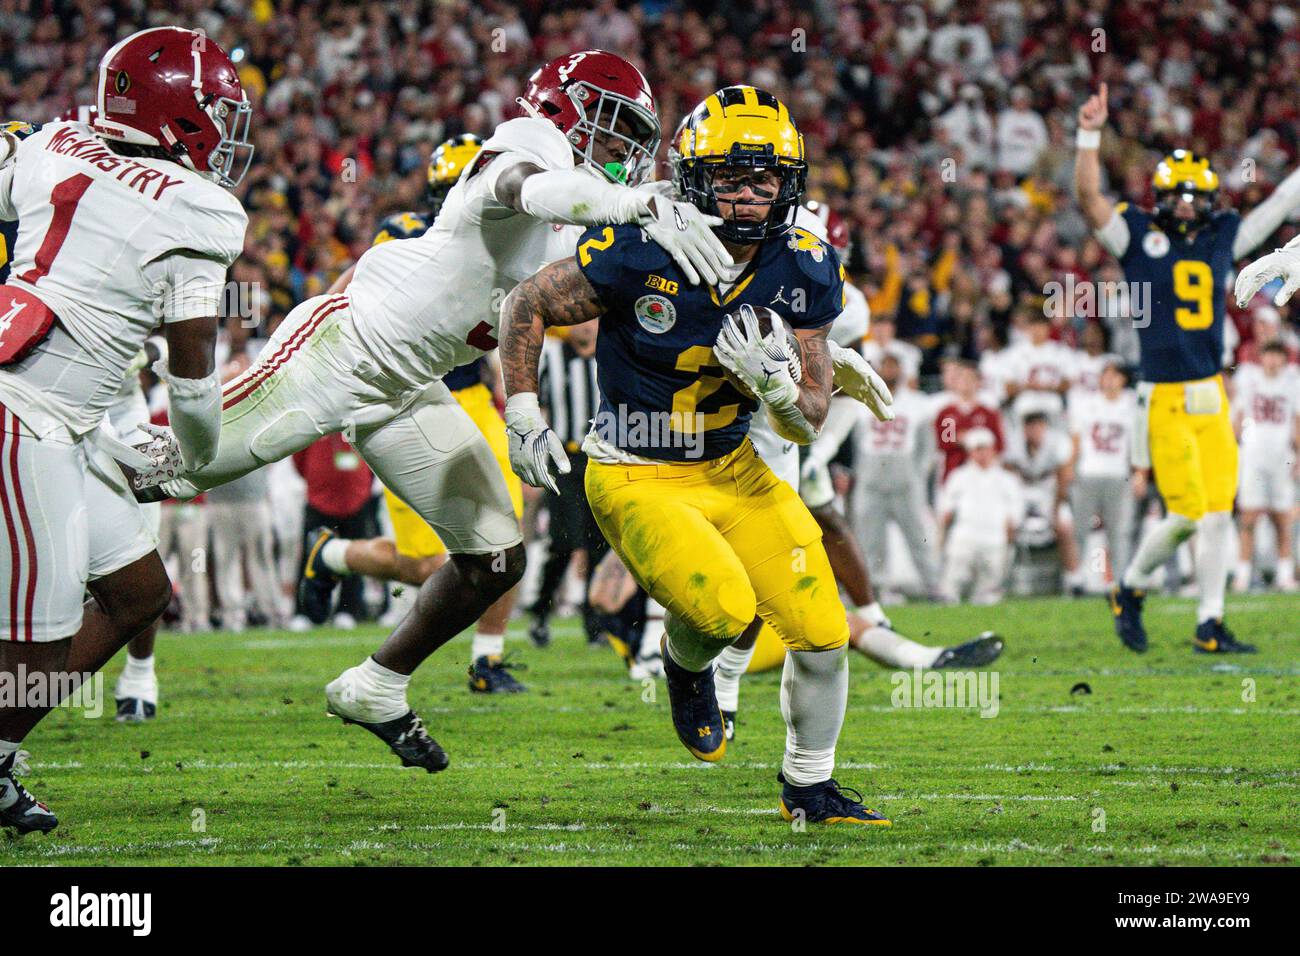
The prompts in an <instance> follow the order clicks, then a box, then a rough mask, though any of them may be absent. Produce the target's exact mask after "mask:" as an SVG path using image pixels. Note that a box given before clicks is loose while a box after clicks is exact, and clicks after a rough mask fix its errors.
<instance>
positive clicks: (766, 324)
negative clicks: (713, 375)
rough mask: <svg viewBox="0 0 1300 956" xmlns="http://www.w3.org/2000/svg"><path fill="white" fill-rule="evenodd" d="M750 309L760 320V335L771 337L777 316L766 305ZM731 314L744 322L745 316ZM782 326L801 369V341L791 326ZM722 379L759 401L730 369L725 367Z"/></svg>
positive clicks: (746, 395)
mask: <svg viewBox="0 0 1300 956" xmlns="http://www.w3.org/2000/svg"><path fill="white" fill-rule="evenodd" d="M750 308H752V309H753V310H754V314H755V315H756V316H757V318H758V331H759V333H760V334H761V335H763V336H764V337H766V336H768V335H771V334H772V328H773V322H772V319H773V318H775V317H776V316H777V314H776V313H775V312H773V311H772V310H771V309H769V308H768V307H767V306H765V305H755V306H750ZM731 314H732V315H736V318H737V320H738V321H743V316H740V315H739V314H737V313H735V312H733V313H731ZM782 325H783V326H784V328H785V334H786V341H787V342H789V343H790V352H791V354H792V355H794V360H795V365H796V366H797V367H801V360H802V358H803V351H802V349H801V347H800V345H799V339H798V338H797V337H796V336H795V334H794V332H793V331H791V329H790V326H789V325H787V324H786V323H785V322H782ZM722 377H723V378H725V379H726V380H727V382H728V384H730V385H731V387H732V388H734V389H735V390H736V391H738V392H740V394H742V395H744V396H745V397H746V398H748V399H750V400H752V401H758V398H757V396H755V395H754V393H753V392H751V391H750V390H749V388H748V387H747V386H745V385H744V384H742V383H741V381H740V379H738V378H736V376H735V375H733V374H731V371H730V369H727V368H726V367H723V369H722ZM795 380H796V381H798V380H799V376H796V377H795Z"/></svg>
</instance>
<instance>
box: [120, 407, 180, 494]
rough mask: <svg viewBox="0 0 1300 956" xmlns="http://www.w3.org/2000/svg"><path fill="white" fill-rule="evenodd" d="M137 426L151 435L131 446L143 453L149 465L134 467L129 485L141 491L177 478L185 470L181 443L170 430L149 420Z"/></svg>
mask: <svg viewBox="0 0 1300 956" xmlns="http://www.w3.org/2000/svg"><path fill="white" fill-rule="evenodd" d="M138 427H139V429H140V431H142V432H144V433H145V434H146V435H152V436H153V437H152V438H150V439H149V441H147V442H145V443H144V444H143V445H133V446H132V447H133V448H135V449H136V451H139V452H141V453H143V454H144V456H145V457H146V458H148V459H149V461H150V465H149V467H147V468H136V469H135V474H134V475H133V476H132V478H131V487H132V488H133V489H135V490H136V491H143V490H144V489H145V488H155V487H157V486H158V485H161V484H162V483H163V482H164V481H171V480H172V479H174V478H179V477H180V476H181V474H182V473H183V472H184V471H185V464H184V462H183V461H182V460H181V443H180V442H178V441H177V440H176V435H175V434H174V433H173V432H172V430H171V429H170V428H165V427H163V426H162V425H154V424H152V423H151V422H141V423H140V425H139V426H138Z"/></svg>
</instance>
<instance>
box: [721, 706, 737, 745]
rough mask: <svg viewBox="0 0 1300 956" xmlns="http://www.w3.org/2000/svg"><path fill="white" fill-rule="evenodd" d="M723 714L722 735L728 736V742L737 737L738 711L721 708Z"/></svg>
mask: <svg viewBox="0 0 1300 956" xmlns="http://www.w3.org/2000/svg"><path fill="white" fill-rule="evenodd" d="M718 713H720V714H722V736H724V737H726V738H727V742H728V743H730V742H731V741H733V740H735V739H736V712H735V711H734V710H720V711H718Z"/></svg>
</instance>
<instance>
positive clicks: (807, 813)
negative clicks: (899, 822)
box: [776, 773, 894, 827]
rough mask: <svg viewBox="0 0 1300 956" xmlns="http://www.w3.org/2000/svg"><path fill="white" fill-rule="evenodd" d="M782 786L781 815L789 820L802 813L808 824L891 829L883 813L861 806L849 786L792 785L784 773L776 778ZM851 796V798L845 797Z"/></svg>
mask: <svg viewBox="0 0 1300 956" xmlns="http://www.w3.org/2000/svg"><path fill="white" fill-rule="evenodd" d="M776 779H777V782H778V783H780V784H781V816H782V817H783V818H784V819H785V820H788V821H793V820H794V819H795V814H796V813H797V812H799V811H800V810H802V811H803V819H804V820H805V821H807V822H808V823H852V824H857V825H860V826H873V827H892V826H893V825H894V824H893V822H892V821H891V820H890V819H889V818H888V817H886V816H885V815H884V814H883V813H877V812H876V811H875V810H868V809H867V808H866V807H864V806H863V805H862V794H860V793H858V792H857V791H856V790H853V789H851V788H849V787H841V786H840V785H839V784H838V783H837V782H836V781H835V780H834V779H831V780H825V781H823V782H821V783H814V784H812V785H811V786H808V787H796V786H792V785H791V784H790V783H788V782H787V781H786V779H785V774H783V773H778V774H777V775H776ZM845 793H851V794H853V797H851V798H850V797H847V796H845Z"/></svg>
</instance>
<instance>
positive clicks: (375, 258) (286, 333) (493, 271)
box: [163, 51, 732, 773]
mask: <svg viewBox="0 0 1300 956" xmlns="http://www.w3.org/2000/svg"><path fill="white" fill-rule="evenodd" d="M519 104H520V106H522V107H523V108H524V110H525V111H526V112H527V114H528V115H527V116H524V117H520V118H518V119H512V120H508V121H506V122H505V123H502V124H501V125H500V126H499V127H497V129H496V131H495V132H494V133H493V135H492V136H491V137H490V138H489V139H488V140H487V141H486V142H485V143H484V144H483V148H482V150H481V152H480V154H479V156H478V158H477V159H476V160H475V162H474V163H472V164H471V165H469V166H468V167H467V168H466V169H465V171H464V172H463V173H462V174H461V178H460V180H459V181H458V182H457V184H456V185H455V186H454V187H452V190H451V192H450V193H449V194H448V195H447V198H446V201H445V203H444V205H443V208H442V210H441V212H440V214H439V216H438V219H437V221H436V222H435V223H434V225H433V227H432V228H430V229H429V230H428V231H427V232H426V233H424V235H422V236H419V237H416V238H411V239H398V240H394V241H392V242H385V243H382V244H380V245H378V246H373V247H372V248H371V249H369V250H368V251H367V252H366V253H365V254H364V255H363V256H362V257H361V259H360V260H359V261H358V262H357V265H356V271H355V272H354V274H353V278H352V281H351V283H350V284H349V285H348V287H347V289H346V291H345V292H343V293H342V294H334V295H330V294H327V295H323V296H317V297H316V298H312V299H308V300H307V301H305V302H303V303H302V304H300V305H299V306H297V307H296V308H295V309H294V310H293V311H292V312H290V313H289V315H288V316H287V317H286V318H285V320H284V322H283V323H282V324H281V325H280V327H279V328H278V329H277V330H276V332H275V335H274V336H273V337H272V339H271V341H270V342H269V343H268V344H267V346H266V348H265V349H264V350H263V351H262V353H261V355H260V356H259V358H258V361H257V363H256V364H255V365H253V366H252V367H251V368H250V369H249V370H248V371H247V372H246V373H244V374H243V375H241V376H240V377H239V378H237V379H235V380H234V381H232V382H230V383H228V384H227V385H226V386H225V388H224V390H223V395H224V397H223V402H222V409H223V410H222V441H221V449H220V451H219V453H218V455H217V457H216V459H215V460H214V461H212V462H211V463H210V464H208V465H207V466H205V467H203V468H199V469H193V470H190V471H189V472H187V473H186V474H185V475H184V476H183V478H182V479H179V480H174V481H168V482H166V483H165V484H164V485H163V488H164V489H165V491H166V492H167V493H168V494H170V495H173V496H177V497H192V496H193V495H194V494H195V493H197V492H199V491H202V490H205V489H207V488H211V487H213V486H215V485H219V484H222V483H224V482H227V481H230V480H232V479H234V478H238V477H239V476H240V475H244V474H247V473H248V472H249V471H252V470H253V469H255V468H259V467H261V466H263V465H265V464H268V463H270V462H274V461H278V460H280V459H282V458H284V457H286V456H288V455H290V454H292V453H293V452H296V451H298V450H299V449H302V448H305V447H306V446H307V445H309V444H311V443H312V442H313V441H315V440H316V439H317V438H319V437H320V436H321V435H325V434H329V433H332V432H342V433H343V434H344V435H345V437H346V438H347V439H348V441H349V442H350V443H351V444H352V445H353V447H354V448H355V449H356V450H357V452H358V453H359V454H360V455H361V457H362V458H364V459H365V461H366V463H367V464H368V465H369V466H370V468H371V470H372V471H374V473H375V475H376V476H377V477H378V478H379V479H380V480H381V481H382V482H383V483H384V485H385V486H386V487H387V488H388V489H389V490H390V491H392V492H393V493H394V494H396V495H397V496H398V497H400V498H401V499H402V500H403V501H405V502H406V503H407V504H408V505H409V506H410V507H411V509H412V510H413V511H415V512H416V513H417V514H419V516H420V517H421V518H423V519H424V520H425V521H426V522H427V523H428V524H429V525H430V526H431V527H432V528H433V530H434V531H435V532H437V535H438V537H439V538H440V539H441V540H442V542H443V543H444V544H445V545H446V547H447V550H448V553H449V555H450V558H449V560H448V561H447V562H446V563H445V564H443V565H442V567H440V568H439V569H438V570H437V571H435V572H434V573H433V574H432V575H431V576H430V577H429V578H428V579H426V581H425V582H424V584H423V585H422V586H421V588H420V592H419V595H418V596H417V598H416V600H415V604H414V607H413V608H412V610H411V612H410V614H408V615H407V617H406V618H405V619H404V620H403V621H402V622H401V623H400V624H399V625H398V626H397V628H396V629H395V630H394V631H393V633H392V634H391V635H390V637H389V638H388V639H387V641H385V642H384V644H383V646H382V647H380V648H379V650H378V651H376V652H375V654H374V655H373V656H371V657H368V658H366V660H364V661H363V662H362V663H361V664H359V665H358V666H356V667H353V668H350V669H349V670H347V671H345V672H344V673H343V674H342V675H340V676H339V677H338V678H337V679H336V680H334V681H332V682H331V683H330V684H329V686H328V687H326V690H325V696H326V700H327V702H328V705H329V710H330V712H331V713H333V714H335V715H337V716H339V717H341V718H343V719H344V720H345V721H346V722H348V723H355V724H358V725H360V726H362V727H364V728H365V729H367V730H369V731H370V732H371V733H373V734H375V735H376V736H378V737H379V738H380V739H381V740H383V741H384V742H385V743H387V744H388V745H389V746H390V747H391V748H392V750H393V752H394V753H395V754H397V756H398V757H400V758H401V760H402V762H403V765H405V766H418V767H422V768H424V769H425V770H427V771H429V772H430V773H433V772H436V771H439V770H442V769H443V768H445V767H446V766H447V764H448V759H447V755H446V754H445V753H444V752H443V750H442V748H441V747H439V746H438V744H437V742H436V741H434V740H433V739H432V738H431V737H430V736H429V734H428V733H427V731H426V730H425V729H424V725H423V723H422V721H421V720H420V718H419V717H417V716H416V715H415V713H414V712H413V711H412V710H411V708H410V705H409V704H408V703H407V700H406V688H407V685H408V684H409V682H410V679H411V674H412V673H413V672H414V670H415V669H416V668H417V667H418V666H419V665H420V663H421V662H422V661H423V660H424V659H425V658H426V657H428V656H429V655H430V654H432V653H433V652H434V651H435V650H437V649H438V647H440V646H441V645H443V644H444V643H446V642H447V641H449V640H450V639H451V638H453V637H455V636H456V635H457V634H459V633H460V632H461V631H462V630H464V629H465V628H466V627H468V626H469V625H471V624H473V623H474V622H475V621H476V620H477V619H478V618H479V617H480V616H481V615H482V613H483V612H484V611H485V610H486V609H487V608H488V606H489V605H491V604H492V603H493V602H494V601H495V600H496V599H497V598H499V597H500V596H501V595H502V594H504V593H506V592H507V591H508V590H510V588H511V587H513V586H514V584H515V583H516V582H517V581H518V580H519V578H520V577H521V576H522V574H523V568H524V548H523V544H522V541H523V537H522V535H521V533H520V530H519V524H518V522H517V521H516V520H515V515H514V509H513V507H512V506H511V503H510V498H509V496H508V494H507V491H506V486H505V481H504V479H503V478H502V476H501V470H500V467H499V466H498V465H497V463H496V459H495V457H494V456H493V454H492V450H491V448H490V447H489V445H488V443H487V440H486V439H485V438H484V437H483V434H482V432H480V431H479V429H478V427H477V426H475V425H474V423H473V421H472V420H471V419H470V417H469V415H468V414H467V413H466V412H465V410H464V409H463V408H461V406H460V405H459V404H458V403H457V402H456V401H455V399H454V398H452V396H451V393H450V391H449V390H448V389H447V387H446V386H445V385H444V384H443V383H442V381H441V377H442V376H443V375H445V374H446V373H447V372H448V371H450V370H451V369H453V368H455V367H457V366H459V365H464V364H465V363H467V362H469V361H471V360H473V359H476V358H479V357H481V356H482V355H483V354H484V353H485V352H490V351H491V350H493V349H495V348H496V345H497V340H496V332H497V326H498V322H499V308H500V305H501V301H502V300H503V298H504V297H505V295H506V294H507V293H509V292H510V291H511V290H512V289H513V288H514V287H515V285H516V284H517V283H518V282H519V281H520V280H521V279H523V278H525V277H527V276H529V275H532V274H533V273H534V272H536V271H537V270H538V269H540V268H541V267H542V266H544V265H546V264H547V263H549V262H552V261H555V260H557V259H562V258H564V257H566V256H569V255H571V254H572V252H573V247H574V243H575V240H576V238H577V236H578V235H579V234H580V233H581V231H582V230H581V228H569V227H575V226H576V227H582V226H589V225H595V224H604V223H638V224H640V225H641V227H642V228H643V229H644V230H645V233H646V234H647V235H649V236H650V237H651V238H653V239H654V240H656V241H657V242H659V244H660V245H662V246H664V248H665V249H667V250H669V251H670V252H671V253H672V254H673V255H674V257H675V258H676V259H677V261H678V263H679V265H681V267H682V269H683V271H684V272H685V273H686V275H687V277H688V278H690V279H691V280H692V281H697V280H699V279H703V280H704V281H707V282H709V283H711V284H713V283H716V282H717V281H718V276H719V271H720V270H721V269H722V268H724V267H727V266H730V265H731V264H732V263H731V257H730V255H729V254H728V253H727V252H726V249H725V247H723V245H722V243H721V242H720V241H719V240H718V239H717V238H716V237H714V235H713V234H712V232H710V230H709V227H710V225H712V224H714V223H715V222H720V221H721V220H717V219H715V218H714V217H706V216H703V215H702V214H701V213H699V212H698V210H696V209H695V207H694V206H692V205H690V204H689V203H680V202H674V201H673V200H671V199H668V198H667V197H666V196H664V195H662V194H661V193H657V192H656V191H655V190H652V189H647V188H640V189H639V188H632V187H633V186H634V185H635V184H637V183H639V182H640V181H641V179H642V178H643V177H644V176H645V175H646V174H647V173H648V172H649V171H650V169H651V167H652V165H653V161H654V154H655V151H656V149H657V146H658V142H659V133H660V130H659V121H658V119H657V118H656V115H655V107H654V100H653V99H652V97H651V94H650V89H649V87H648V85H647V83H646V80H645V77H643V76H642V75H641V73H640V71H639V70H637V69H636V68H635V67H634V66H632V65H631V64H630V63H628V62H626V61H625V60H623V59H621V58H620V57H617V56H614V55H613V54H610V53H604V52H601V51H584V52H581V53H574V54H570V55H568V56H563V57H560V58H558V59H556V60H553V61H551V62H550V63H548V64H546V65H545V66H543V67H542V68H541V69H539V70H538V71H537V72H536V73H534V74H533V76H532V77H531V78H530V79H529V81H528V86H527V89H526V91H525V93H524V96H523V97H522V98H521V99H520V100H519ZM538 418H540V411H538ZM507 425H508V426H509V427H510V428H511V429H513V430H514V431H515V432H516V433H515V434H512V435H511V440H512V441H515V440H517V438H518V435H519V434H522V432H520V431H519V429H521V428H523V427H526V425H527V423H526V422H524V423H522V424H521V422H520V421H519V420H518V419H516V420H514V421H513V422H512V421H511V420H507ZM558 454H559V455H560V456H562V457H563V456H564V451H563V448H562V447H561V448H560V449H559V451H558ZM565 460H566V461H567V458H566V459H565Z"/></svg>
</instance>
